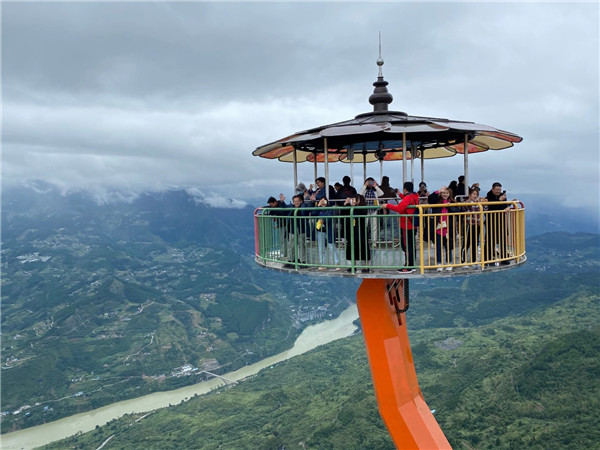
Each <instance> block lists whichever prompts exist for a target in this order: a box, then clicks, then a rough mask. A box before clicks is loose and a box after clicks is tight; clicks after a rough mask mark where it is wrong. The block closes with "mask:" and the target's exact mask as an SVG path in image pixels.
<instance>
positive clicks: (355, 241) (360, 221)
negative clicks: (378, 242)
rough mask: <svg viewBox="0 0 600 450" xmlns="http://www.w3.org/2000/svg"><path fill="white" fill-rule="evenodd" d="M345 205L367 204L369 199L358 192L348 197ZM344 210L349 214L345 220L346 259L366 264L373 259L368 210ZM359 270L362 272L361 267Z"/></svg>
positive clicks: (367, 270)
mask: <svg viewBox="0 0 600 450" xmlns="http://www.w3.org/2000/svg"><path fill="white" fill-rule="evenodd" d="M344 206H367V201H366V200H365V197H364V196H362V195H360V194H356V195H355V196H353V197H349V198H347V199H346V201H345V202H344ZM344 212H345V214H348V218H347V219H346V220H345V223H346V227H345V228H346V233H345V235H346V259H347V260H349V261H353V262H354V264H355V265H356V263H358V262H362V263H363V265H365V266H366V265H368V264H369V261H370V260H371V249H370V248H369V239H368V222H367V215H368V210H367V209H354V210H353V211H351V210H350V209H347V210H345V211H344ZM362 271H363V272H369V269H368V268H365V269H363V270H362ZM357 272H358V273H360V269H358V270H357Z"/></svg>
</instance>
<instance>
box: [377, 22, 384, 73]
mask: <svg viewBox="0 0 600 450" xmlns="http://www.w3.org/2000/svg"><path fill="white" fill-rule="evenodd" d="M377 65H378V66H379V74H378V75H377V76H378V77H379V78H383V72H382V70H381V66H383V58H382V57H381V31H380V32H379V58H377Z"/></svg>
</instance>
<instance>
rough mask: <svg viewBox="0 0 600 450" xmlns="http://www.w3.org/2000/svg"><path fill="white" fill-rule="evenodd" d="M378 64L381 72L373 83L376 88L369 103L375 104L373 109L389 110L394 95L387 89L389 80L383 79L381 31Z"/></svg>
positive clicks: (375, 110)
mask: <svg viewBox="0 0 600 450" xmlns="http://www.w3.org/2000/svg"><path fill="white" fill-rule="evenodd" d="M377 65H378V66H379V74H378V75H377V81H376V82H375V83H373V86H375V89H374V90H373V93H372V94H371V96H370V97H369V103H370V104H371V105H373V111H374V112H377V111H387V110H388V105H389V104H390V103H392V101H393V100H394V97H392V94H390V93H389V92H388V90H387V87H386V86H387V85H388V82H387V81H384V79H383V71H382V69H381V67H382V66H383V58H382V57H381V31H380V32H379V58H377Z"/></svg>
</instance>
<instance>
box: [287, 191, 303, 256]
mask: <svg viewBox="0 0 600 450" xmlns="http://www.w3.org/2000/svg"><path fill="white" fill-rule="evenodd" d="M305 206H306V205H305V204H304V199H303V196H302V194H297V195H294V197H292V207H291V208H290V211H289V214H288V215H289V218H288V222H287V233H288V262H289V263H291V264H294V263H296V262H297V263H300V264H306V228H307V226H306V225H307V224H306V222H307V220H306V219H305V216H308V212H307V211H306V210H304V208H305ZM288 207H289V206H288ZM303 210H304V211H303ZM294 213H296V214H295V215H294ZM288 266H289V265H288Z"/></svg>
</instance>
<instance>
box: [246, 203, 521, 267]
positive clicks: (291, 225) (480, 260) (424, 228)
mask: <svg viewBox="0 0 600 450" xmlns="http://www.w3.org/2000/svg"><path fill="white" fill-rule="evenodd" d="M469 205H470V206H471V207H472V206H473V205H477V206H478V207H479V208H478V209H479V210H480V211H479V212H472V211H462V210H461V209H462V208H464V206H465V203H452V204H447V205H444V206H447V207H448V208H456V209H458V210H459V211H458V212H451V213H443V214H442V213H440V212H436V210H439V205H428V204H424V205H416V206H415V207H414V208H415V213H414V214H397V213H394V212H393V211H390V210H384V209H381V208H376V209H374V207H372V206H371V207H365V206H362V207H358V206H354V207H345V206H340V207H329V208H322V207H320V208H317V207H311V208H305V207H302V208H258V209H256V211H255V213H254V223H255V260H256V262H257V263H258V264H260V265H262V266H264V267H268V268H270V269H275V270H281V271H286V272H293V273H304V274H310V275H321V276H337V277H355V278H387V279H396V278H424V277H427V278H429V277H448V276H464V275H472V274H480V273H486V272H492V271H500V270H506V269H511V268H514V267H515V266H518V265H521V264H523V263H524V262H525V261H526V260H527V257H526V253H525V209H524V206H523V204H522V203H521V202H519V201H509V202H481V203H469ZM492 205H494V206H501V207H502V209H500V208H499V210H493V211H488V210H487V207H488V206H492ZM436 206H437V208H436ZM477 206H476V208H477ZM324 213H325V214H328V215H326V216H323V215H319V214H324ZM442 215H443V216H445V217H444V219H445V220H447V223H448V229H447V232H446V233H445V236H443V235H442V233H441V232H438V230H436V229H435V228H436V224H439V223H440V218H441V217H442ZM319 221H321V223H319ZM401 221H411V222H412V223H413V224H414V225H415V232H414V245H413V248H414V250H413V252H414V255H413V260H414V265H412V266H407V265H406V263H405V261H406V258H405V255H404V251H403V249H402V247H403V245H402V233H401V230H400V222H401ZM374 223H376V225H374ZM375 226H376V228H375ZM373 230H376V233H377V236H376V239H373V234H374V232H373ZM404 245H405V246H406V243H405V244H404ZM438 248H439V249H440V253H441V255H439V256H438V255H436V254H437V252H438ZM360 258H366V259H360Z"/></svg>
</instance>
